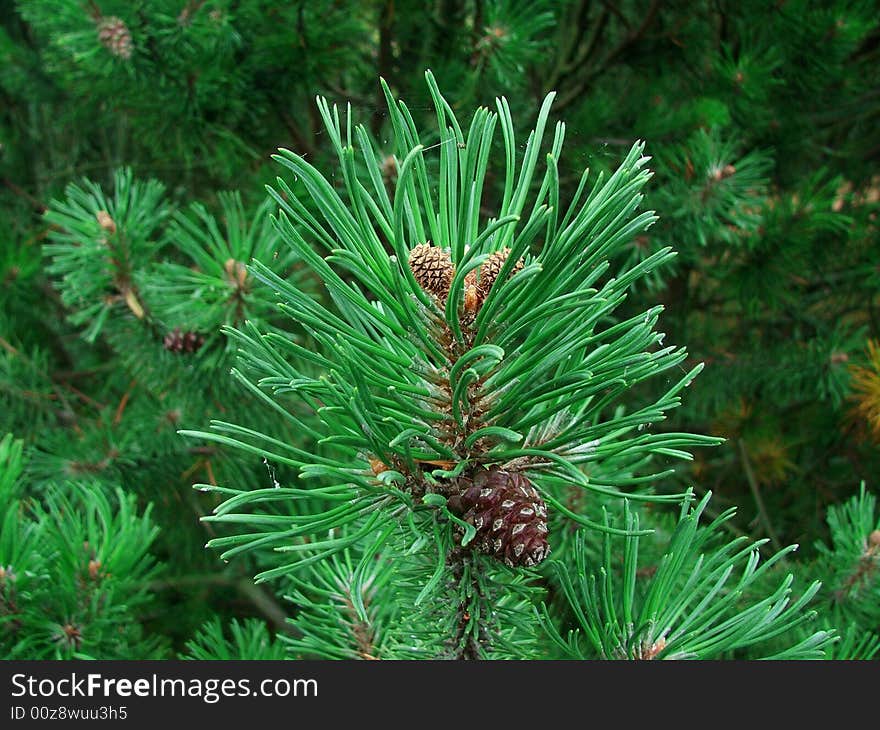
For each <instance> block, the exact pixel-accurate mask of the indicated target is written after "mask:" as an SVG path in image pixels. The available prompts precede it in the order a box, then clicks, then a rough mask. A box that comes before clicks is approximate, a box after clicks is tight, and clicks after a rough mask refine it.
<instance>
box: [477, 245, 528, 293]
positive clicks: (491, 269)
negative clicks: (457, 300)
mask: <svg viewBox="0 0 880 730" xmlns="http://www.w3.org/2000/svg"><path fill="white" fill-rule="evenodd" d="M509 255H510V249H509V248H502V249H501V250H500V251H496V252H495V253H493V254H492V255H491V256H489V258H487V259H486V260H485V261H484V262H483V265H482V266H480V280H479V283H478V289H479V295H480V303H481V304H482V302H483V300H484V299H485V298H486V297H487V296H489V290H490V289H491V288H492V284H494V283H495V279H497V278H498V275H499V274H500V273H501V267H502V266H504V262H505V261H507V257H508V256H509ZM524 267H525V262H524V261H523V260H522V259H520V260H519V261H517V262H516V263H515V264H514V265H513V268H512V269H511V270H510V274H509V275H508V278H510V277H511V276H513V275H514V274H517V273H519V272H520V271H522V270H523V268H524Z"/></svg>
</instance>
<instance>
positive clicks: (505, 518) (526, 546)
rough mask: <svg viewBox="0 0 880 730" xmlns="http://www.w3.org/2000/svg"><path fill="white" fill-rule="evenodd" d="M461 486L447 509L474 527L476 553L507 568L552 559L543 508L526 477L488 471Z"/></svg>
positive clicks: (517, 474)
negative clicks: (475, 532) (488, 557)
mask: <svg viewBox="0 0 880 730" xmlns="http://www.w3.org/2000/svg"><path fill="white" fill-rule="evenodd" d="M459 485H460V487H461V489H460V491H459V493H458V494H457V495H456V496H454V497H452V498H451V499H450V500H449V501H448V506H449V509H450V510H451V511H452V512H453V514H456V515H458V516H460V517H461V518H462V519H463V520H464V521H465V522H467V523H468V524H471V525H473V526H474V527H475V528H476V530H477V534H476V537H474V539H473V542H472V543H471V544H472V545H473V546H474V548H475V549H476V550H479V551H480V552H483V553H486V554H488V555H492V556H493V557H495V558H497V559H498V560H501V561H503V562H504V563H506V564H507V565H509V566H511V567H517V566H523V565H524V566H531V565H537V564H538V563H540V562H541V561H542V560H543V559H544V558H546V557H547V555H549V554H550V545H549V544H548V543H547V521H546V520H547V506H546V505H545V504H544V500H543V499H542V498H541V495H540V494H538V490H536V489H535V488H534V487H533V486H532V483H531V482H530V481H529V480H528V479H527V478H526V477H525V476H523V475H522V474H519V473H517V472H508V471H503V470H502V469H498V468H497V467H492V468H490V469H479V470H478V471H477V472H476V474H474V476H473V477H472V478H470V477H466V478H463V479H461V480H460V481H459Z"/></svg>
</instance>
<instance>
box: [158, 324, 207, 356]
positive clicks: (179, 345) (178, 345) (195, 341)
mask: <svg viewBox="0 0 880 730" xmlns="http://www.w3.org/2000/svg"><path fill="white" fill-rule="evenodd" d="M204 343H205V338H204V337H203V336H202V335H200V334H199V333H198V332H193V331H192V330H190V331H189V332H181V331H180V327H175V328H174V330H173V331H171V332H169V333H168V334H167V335H165V339H164V341H163V343H162V344H163V345H164V346H165V349H166V350H168V351H169V352H185V353H192V352H195V351H196V350H198V349H199V348H200V347H201V346H202V345H203V344H204Z"/></svg>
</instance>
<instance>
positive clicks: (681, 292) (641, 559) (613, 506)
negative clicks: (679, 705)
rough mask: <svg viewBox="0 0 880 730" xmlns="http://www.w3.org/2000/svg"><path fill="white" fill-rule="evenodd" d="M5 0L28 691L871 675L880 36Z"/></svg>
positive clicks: (501, 7) (488, 5)
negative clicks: (54, 681) (471, 662)
mask: <svg viewBox="0 0 880 730" xmlns="http://www.w3.org/2000/svg"><path fill="white" fill-rule="evenodd" d="M2 7H3V8H4V9H5V10H6V11H7V12H4V13H3V14H2V21H0V59H2V63H0V178H2V185H0V212H2V215H0V222H2V223H3V224H4V225H3V226H2V227H0V439H2V441H0V443H2V446H0V469H2V474H0V500H2V506H0V524H2V525H3V532H2V534H0V598H2V602H0V627H2V628H0V631H2V633H0V645H2V647H3V651H4V652H6V653H7V654H8V655H9V656H14V657H19V658H35V657H70V656H88V657H94V658H123V657H124V658H148V657H149V658H153V657H171V656H187V657H192V658H209V657H216V658H224V659H228V658H236V657H243V658H279V657H282V656H287V657H300V656H322V657H334V658H340V657H349V658H357V657H360V658H383V657H414V658H428V657H438V656H442V657H468V658H470V657H473V658H476V657H533V658H539V657H540V658H545V657H575V658H597V657H602V658H630V659H635V658H651V659H653V658H658V659H663V658H683V657H689V658H690V657H697V658H706V657H724V658H728V657H735V658H757V657H784V658H797V657H819V656H825V657H829V658H846V659H854V658H869V657H872V656H876V652H877V648H878V639H877V634H878V623H877V621H878V617H877V615H876V611H875V610H874V608H873V607H874V606H875V604H876V588H877V585H878V583H877V571H876V570H875V568H876V566H877V564H878V559H880V557H878V552H877V551H876V550H875V549H874V546H875V543H876V539H875V538H876V534H875V533H876V531H877V529H878V527H880V522H878V515H877V510H876V503H875V499H874V497H873V496H872V491H871V490H872V488H873V489H874V490H876V484H875V482H876V480H875V478H874V475H875V474H876V472H877V466H878V451H877V448H876V446H877V430H878V429H877V418H876V414H877V412H878V407H877V403H878V392H880V388H878V383H880V368H878V365H877V357H876V354H877V353H876V350H877V348H876V346H875V345H876V342H877V341H880V333H878V331H877V318H876V316H875V314H876V312H875V309H876V292H877V288H878V287H877V285H878V278H877V277H878V275H880V269H878V268H877V266H876V255H875V254H874V249H875V248H876V246H875V245H874V241H875V240H876V215H877V205H878V194H877V190H878V178H877V176H876V159H877V151H878V149H880V148H878V139H877V129H876V125H875V124H872V121H873V120H874V119H875V118H876V114H877V95H876V93H875V89H876V87H877V83H878V76H877V73H878V71H877V69H878V68H880V65H878V64H877V63H876V61H877V48H878V44H877V39H878V37H880V27H878V20H877V14H876V9H875V8H873V7H872V6H871V4H870V3H868V4H863V3H851V2H847V1H845V0H840V1H836V2H831V3H827V4H825V5H823V6H822V7H816V6H815V5H813V4H811V3H808V2H806V0H795V1H791V0H789V1H788V2H785V3H777V4H767V3H758V2H738V3H730V2H720V3H715V4H713V5H711V6H705V7H702V6H700V7H697V8H694V7H692V6H690V5H689V6H688V7H683V6H680V5H677V4H674V3H673V4H667V3H653V2H652V3H648V4H643V5H642V4H637V3H628V2H621V3H589V2H579V1H578V0H572V1H571V2H562V3H549V2H530V3H519V2H494V1H493V2H488V1H487V2H476V1H473V0H452V1H450V0H443V2H437V3H428V4H424V5H421V6H418V7H406V8H404V7H403V6H401V5H400V4H396V3H391V2H384V1H383V2H378V3H374V4H362V3H338V2H309V3H305V2H296V3H289V4H287V5H285V6H284V7H278V6H277V4H276V5H272V4H267V3H265V2H263V0H243V1H242V2H237V3H226V2H197V1H193V0H161V1H160V2H155V3H147V4H139V5H132V4H131V3H122V2H116V1H115V0H96V1H95V2H89V3H81V2H78V0H62V1H61V2H46V1H45V0H31V1H29V2H13V0H8V2H5V3H2ZM429 67H430V68H431V69H433V74H431V75H429V76H428V82H429V83H428V84H427V85H426V84H425V76H424V74H423V73H422V72H423V70H424V69H425V68H429ZM435 76H436V79H437V81H434V77H435ZM378 77H381V78H382V79H383V80H384V81H383V82H382V83H377V78H378ZM441 87H442V89H443V94H442V95H441V92H440V88H441ZM548 90H553V91H554V92H555V96H554V98H553V99H552V105H551V101H550V97H547V96H546V94H547V92H548ZM316 94H317V95H318V96H319V103H318V104H317V105H316V104H315V103H314V97H315V95H316ZM496 97H497V98H498V101H497V102H492V100H493V99H495V98H496ZM326 99H332V100H334V101H336V102H338V103H341V104H343V105H344V104H346V103H347V102H350V104H351V106H350V108H346V107H345V106H342V107H341V108H340V109H337V107H336V106H334V105H333V104H331V103H330V102H329V101H326ZM397 99H404V100H406V103H405V104H404V103H403V102H399V101H397ZM490 102H491V103H490ZM487 104H488V106H485V105H487ZM556 119H564V120H565V124H562V123H561V122H555V120H556ZM554 124H555V126H554ZM528 129H533V132H532V134H531V136H529V135H528V134H524V133H523V130H528ZM640 140H645V142H644V143H643V142H641V141H640ZM563 141H564V142H565V145H564V154H563ZM279 147H281V148H283V149H282V150H281V151H280V152H279V154H277V155H275V156H274V160H273V159H270V158H271V153H272V152H273V151H275V150H276V149H277V148H279ZM646 154H648V155H650V161H648V159H647V158H646ZM585 168H589V171H588V172H584V169H585ZM649 168H650V170H651V171H650V172H649ZM278 175H281V177H277V176H278ZM652 175H653V177H652ZM266 183H268V185H269V195H268V197H267V195H266V194H265V188H264V185H265V184H266ZM642 196H644V198H643V197H642ZM652 210H656V211H657V214H656V215H655V214H654V213H652V212H651V211H652ZM661 305H662V306H661ZM658 328H662V330H663V332H665V333H666V337H668V339H669V340H670V342H675V343H683V344H685V345H687V352H686V351H685V350H684V349H683V348H681V347H675V346H672V345H668V344H665V339H664V334H663V332H661V331H658ZM704 365H705V366H706V367H705V370H704V371H702V373H701V370H702V368H703V366H704ZM230 371H232V376H231V377H230ZM698 373H701V374H700V376H699V377H696V375H697V374H698ZM692 382H693V385H691V387H689V388H687V387H686V386H687V385H689V384H690V383H692ZM685 394H686V397H685ZM212 420H213V423H214V426H213V427H212V428H209V424H210V423H211V422H212ZM181 432H182V433H183V434H185V435H181ZM5 434H10V435H9V436H6V435H5ZM194 484H195V485H198V489H196V490H193V489H192V485H194ZM734 508H736V510H735V511H734ZM99 525H102V526H101V527H99ZM116 533H118V534H119V535H121V536H123V537H122V542H121V543H120V544H121V546H122V548H121V549H122V550H123V552H121V553H118V552H115V551H114V549H113V548H111V547H110V546H109V542H108V539H107V535H108V534H116ZM749 536H754V537H755V538H756V539H754V540H750V539H746V538H747V537H749ZM206 542H208V543H209V544H210V545H211V546H212V548H214V550H205V549H204V544H205V543H206ZM114 544H115V543H114ZM794 544H800V545H801V548H800V550H799V551H798V552H793V551H792V548H791V547H790V546H793V545H794ZM217 551H219V552H220V554H221V555H222V559H223V560H226V561H228V562H220V559H219V558H218V556H217ZM134 557H137V558H138V560H137V561H134V562H132V560H133V558H134ZM158 566H161V568H160V567H158ZM254 575H257V576H258V580H257V582H256V583H255V582H254V581H253V580H252V576H254ZM49 587H51V588H52V590H51V591H50V590H48V589H49Z"/></svg>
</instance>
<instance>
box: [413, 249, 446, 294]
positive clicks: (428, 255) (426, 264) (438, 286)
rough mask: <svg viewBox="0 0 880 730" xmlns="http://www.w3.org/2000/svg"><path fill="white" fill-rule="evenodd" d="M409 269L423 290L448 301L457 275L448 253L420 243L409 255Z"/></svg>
mask: <svg viewBox="0 0 880 730" xmlns="http://www.w3.org/2000/svg"><path fill="white" fill-rule="evenodd" d="M409 268H410V269H411V270H412V272H413V276H415V278H416V281H417V282H419V286H420V287H422V289H424V290H425V291H426V292H429V293H431V294H433V295H434V296H437V297H439V298H440V299H446V295H447V294H449V288H450V287H451V286H452V276H453V274H454V273H455V267H454V266H453V265H452V258H451V257H450V256H449V252H448V251H444V250H443V249H442V248H438V247H437V246H432V245H431V244H430V243H420V244H419V245H418V246H416V247H415V248H414V249H413V250H412V251H410V253H409Z"/></svg>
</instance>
